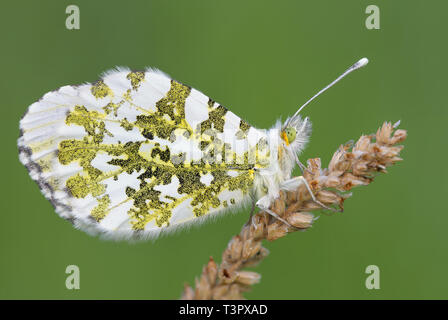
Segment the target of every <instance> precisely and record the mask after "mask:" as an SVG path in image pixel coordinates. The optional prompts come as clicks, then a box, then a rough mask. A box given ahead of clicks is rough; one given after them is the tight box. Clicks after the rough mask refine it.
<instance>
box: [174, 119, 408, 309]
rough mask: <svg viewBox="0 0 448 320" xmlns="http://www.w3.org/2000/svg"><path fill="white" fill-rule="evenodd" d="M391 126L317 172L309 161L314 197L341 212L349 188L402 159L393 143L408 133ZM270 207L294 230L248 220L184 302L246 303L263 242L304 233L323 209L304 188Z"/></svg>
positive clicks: (316, 163)
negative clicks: (243, 301) (223, 301)
mask: <svg viewBox="0 0 448 320" xmlns="http://www.w3.org/2000/svg"><path fill="white" fill-rule="evenodd" d="M397 124H398V123H397ZM395 127H396V125H392V124H391V123H389V122H385V123H384V124H383V125H382V127H381V128H379V129H378V131H377V133H376V134H372V135H363V136H361V137H360V138H359V140H358V141H357V142H356V143H355V144H354V145H353V143H347V144H345V145H341V146H340V147H339V149H338V150H337V151H336V152H335V153H334V155H333V158H332V159H331V161H330V164H329V165H328V168H325V169H322V168H321V162H320V159H319V158H315V159H310V160H308V167H307V170H306V171H305V172H304V174H303V176H304V178H305V179H306V180H307V181H308V183H309V185H310V187H311V189H312V191H313V193H314V194H315V196H316V198H317V199H318V200H319V201H320V202H322V203H323V204H325V205H327V206H332V207H337V208H339V209H340V210H341V211H342V210H343V204H344V200H345V199H347V198H348V197H350V196H351V193H347V192H348V191H349V190H351V189H352V188H353V187H356V186H361V185H368V184H369V183H370V182H372V181H373V178H374V176H375V174H376V173H378V172H383V173H385V172H386V168H387V167H389V166H391V165H393V164H394V163H395V162H397V161H400V160H402V159H401V158H400V157H399V154H400V151H401V150H402V149H403V146H401V145H397V144H398V143H400V142H402V141H404V140H405V139H406V131H405V130H395ZM394 130H395V131H394ZM270 209H271V210H272V211H274V212H275V213H277V214H278V215H279V216H281V217H282V218H283V219H285V220H286V221H288V222H289V223H290V224H291V225H292V226H294V227H295V228H291V227H289V226H288V225H286V224H285V223H283V222H281V221H279V220H278V219H275V218H273V217H272V216H271V215H269V214H268V213H266V212H259V213H257V214H256V215H254V216H253V217H252V219H253V221H252V223H247V224H245V225H244V226H243V228H242V229H241V232H240V233H239V234H238V235H236V236H234V237H233V238H232V239H231V240H230V242H229V243H228V245H227V248H226V249H225V250H224V252H223V254H222V262H221V265H219V266H218V265H217V264H216V262H215V261H214V260H213V258H212V257H210V261H209V262H208V264H207V265H206V266H205V267H204V268H203V271H202V274H201V276H200V277H199V279H196V281H195V289H193V288H192V287H190V286H189V285H187V284H186V285H185V288H184V292H183V294H182V297H181V298H182V299H186V300H200V299H214V300H215V299H244V296H243V292H245V291H248V290H249V289H250V288H251V286H252V285H254V284H256V283H258V282H259V281H260V277H261V276H260V274H258V273H256V272H253V271H247V270H244V268H246V267H249V266H254V265H256V264H258V263H259V262H260V261H261V260H263V259H264V258H265V257H266V256H267V255H268V253H269V251H268V250H267V249H266V248H264V247H263V246H262V241H263V240H264V239H266V240H268V241H274V240H276V239H279V238H281V237H284V236H286V235H287V234H288V233H291V232H295V231H298V230H306V229H308V228H309V227H311V225H312V224H313V221H314V219H315V218H314V215H313V214H312V213H310V212H312V211H318V210H322V207H321V206H319V205H318V204H316V202H314V201H313V200H312V199H311V196H310V194H309V192H308V191H307V190H306V187H305V186H304V185H302V186H300V187H299V188H298V189H297V190H295V191H290V192H281V195H280V197H279V198H278V199H277V200H276V201H275V203H274V204H273V205H272V207H271V208H270Z"/></svg>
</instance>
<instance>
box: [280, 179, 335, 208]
mask: <svg viewBox="0 0 448 320" xmlns="http://www.w3.org/2000/svg"><path fill="white" fill-rule="evenodd" d="M302 183H303V184H304V185H305V187H306V190H307V191H308V192H309V194H310V196H311V199H312V200H313V201H314V202H315V203H317V204H318V205H320V206H321V207H322V208H324V209H327V210H330V211H333V212H340V210H337V209H335V208H332V207H328V206H326V205H325V204H323V203H322V202H320V201H319V200H317V199H316V196H315V195H314V193H313V191H312V190H311V187H310V185H309V184H308V181H307V180H306V179H305V178H304V177H303V176H299V177H294V178H292V179H289V180H286V181H285V182H283V184H282V185H281V186H280V187H281V189H283V190H287V191H291V190H294V189H297V188H298V187H299V186H300V185H301V184H302Z"/></svg>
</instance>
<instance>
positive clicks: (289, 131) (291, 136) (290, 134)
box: [285, 127, 296, 143]
mask: <svg viewBox="0 0 448 320" xmlns="http://www.w3.org/2000/svg"><path fill="white" fill-rule="evenodd" d="M285 133H286V137H287V138H288V143H292V142H293V141H294V140H296V129H294V128H292V127H288V128H286V129H285Z"/></svg>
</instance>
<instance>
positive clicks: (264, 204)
mask: <svg viewBox="0 0 448 320" xmlns="http://www.w3.org/2000/svg"><path fill="white" fill-rule="evenodd" d="M269 204H270V201H269V196H268V195H266V196H264V197H263V198H261V199H260V200H258V201H257V203H256V205H257V207H258V209H260V210H261V211H264V212H267V213H269V214H270V215H271V216H273V217H274V218H276V219H278V220H280V221H281V222H283V223H284V224H286V225H287V226H288V227H291V228H294V229H297V228H296V227H294V226H293V225H291V224H290V223H289V222H288V221H286V220H285V219H283V218H282V217H280V216H279V215H278V214H276V213H275V212H274V211H272V210H271V209H269Z"/></svg>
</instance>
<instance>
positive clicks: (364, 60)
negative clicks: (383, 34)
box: [286, 58, 369, 126]
mask: <svg viewBox="0 0 448 320" xmlns="http://www.w3.org/2000/svg"><path fill="white" fill-rule="evenodd" d="M368 62H369V59H367V58H362V59H361V60H359V61H358V62H356V63H355V64H354V65H352V66H351V67H350V68H348V69H347V70H346V71H345V72H344V73H343V74H341V75H340V76H339V77H337V78H336V80H334V81H333V82H332V83H330V84H329V85H327V86H326V87H325V88H323V89H322V90H320V91H319V92H318V93H316V94H315V95H314V96H313V97H311V99H309V100H308V101H307V102H305V104H304V105H302V106H301V107H300V108H299V110H297V112H296V113H295V114H294V115H293V116H292V117H291V118H289V120H288V122H287V124H286V126H288V125H289V123H290V122H291V120H292V119H294V118H295V117H297V115H298V114H299V113H300V111H302V109H303V108H305V107H306V106H307V105H308V104H309V103H310V102H311V101H313V100H314V99H316V98H317V97H318V96H320V95H321V94H322V93H323V92H325V91H327V89H329V88H331V87H332V86H333V85H334V84H336V83H337V82H339V80H341V79H342V78H344V77H345V76H346V75H348V74H349V73H350V72H352V71H355V70H357V69H359V68H362V67H364V66H365V65H366V64H367V63H368Z"/></svg>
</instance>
